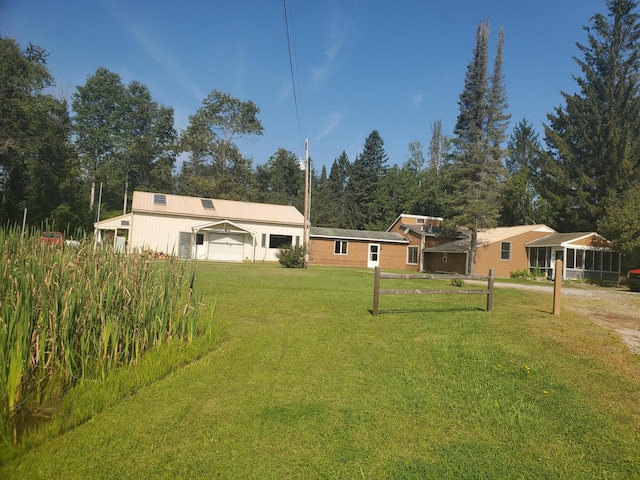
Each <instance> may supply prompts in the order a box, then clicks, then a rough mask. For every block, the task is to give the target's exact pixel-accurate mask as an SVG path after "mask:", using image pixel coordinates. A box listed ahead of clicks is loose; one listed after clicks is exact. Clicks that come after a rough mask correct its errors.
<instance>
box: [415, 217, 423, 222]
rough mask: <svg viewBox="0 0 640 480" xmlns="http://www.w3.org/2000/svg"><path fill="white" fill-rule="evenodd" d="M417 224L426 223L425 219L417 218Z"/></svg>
mask: <svg viewBox="0 0 640 480" xmlns="http://www.w3.org/2000/svg"><path fill="white" fill-rule="evenodd" d="M416 223H424V218H416Z"/></svg>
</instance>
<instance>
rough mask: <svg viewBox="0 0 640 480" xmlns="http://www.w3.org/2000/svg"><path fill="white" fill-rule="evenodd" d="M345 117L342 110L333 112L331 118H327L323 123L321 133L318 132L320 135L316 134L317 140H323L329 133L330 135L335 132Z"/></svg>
mask: <svg viewBox="0 0 640 480" xmlns="http://www.w3.org/2000/svg"><path fill="white" fill-rule="evenodd" d="M343 117H344V114H343V113H342V112H334V113H332V114H331V115H330V116H329V118H327V119H326V120H325V122H324V123H323V125H322V129H321V130H320V133H318V135H317V136H316V140H321V139H323V138H324V137H326V136H327V135H329V134H330V133H331V132H333V131H334V130H335V129H336V127H337V126H338V125H340V122H341V121H342V118H343Z"/></svg>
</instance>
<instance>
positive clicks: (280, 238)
mask: <svg viewBox="0 0 640 480" xmlns="http://www.w3.org/2000/svg"><path fill="white" fill-rule="evenodd" d="M291 245H293V237H292V236H291V235H269V248H283V247H289V246H291Z"/></svg>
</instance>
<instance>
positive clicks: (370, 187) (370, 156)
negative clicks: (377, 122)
mask: <svg viewBox="0 0 640 480" xmlns="http://www.w3.org/2000/svg"><path fill="white" fill-rule="evenodd" d="M386 169H387V154H386V153H385V151H384V141H383V140H382V137H381V136H380V134H379V133H378V131H377V130H373V131H372V132H371V133H370V134H369V136H368V137H367V138H366V140H365V142H364V149H363V151H362V153H361V154H360V155H359V156H358V157H357V158H356V159H355V161H354V162H353V165H352V166H351V169H350V172H349V181H348V183H347V187H346V190H345V195H346V198H347V219H348V224H349V228H353V229H371V228H375V225H376V224H377V223H378V222H379V220H380V218H379V212H377V211H376V210H375V209H374V208H372V203H373V200H374V194H375V191H376V189H377V188H378V183H379V182H380V180H381V179H382V177H383V176H384V175H385V173H386Z"/></svg>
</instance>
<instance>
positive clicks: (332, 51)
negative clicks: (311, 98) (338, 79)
mask: <svg viewBox="0 0 640 480" xmlns="http://www.w3.org/2000/svg"><path fill="white" fill-rule="evenodd" d="M346 32H347V22H346V20H345V18H344V17H342V16H340V15H335V16H334V17H333V19H332V21H331V23H330V25H329V31H328V33H327V38H328V42H327V43H328V47H327V49H326V51H325V55H324V60H323V62H322V63H321V64H320V65H319V66H317V67H315V68H313V69H312V70H311V80H312V82H313V86H314V87H315V88H321V87H323V86H324V85H325V84H326V83H327V81H328V80H329V77H330V76H331V74H332V73H333V70H334V65H335V63H336V61H337V60H338V57H339V54H340V51H341V50H342V46H343V44H344V41H345V37H346Z"/></svg>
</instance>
